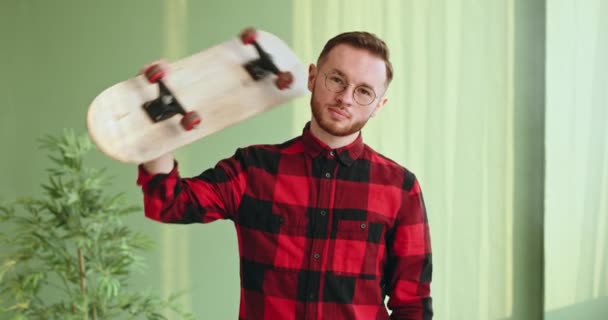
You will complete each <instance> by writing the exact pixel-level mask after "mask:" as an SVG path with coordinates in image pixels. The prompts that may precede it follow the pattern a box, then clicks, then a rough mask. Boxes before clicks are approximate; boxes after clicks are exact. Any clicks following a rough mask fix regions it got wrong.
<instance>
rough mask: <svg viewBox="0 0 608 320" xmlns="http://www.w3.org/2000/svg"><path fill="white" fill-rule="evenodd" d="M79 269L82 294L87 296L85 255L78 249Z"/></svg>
mask: <svg viewBox="0 0 608 320" xmlns="http://www.w3.org/2000/svg"><path fill="white" fill-rule="evenodd" d="M78 268H79V270H80V292H82V294H85V293H86V292H87V287H86V278H85V274H84V254H83V253H82V249H80V248H78Z"/></svg>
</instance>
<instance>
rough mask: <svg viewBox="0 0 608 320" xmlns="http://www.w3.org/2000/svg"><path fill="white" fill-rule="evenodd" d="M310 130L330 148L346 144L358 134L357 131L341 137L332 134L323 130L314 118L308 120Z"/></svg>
mask: <svg viewBox="0 0 608 320" xmlns="http://www.w3.org/2000/svg"><path fill="white" fill-rule="evenodd" d="M310 132H311V133H312V135H313V136H315V137H316V138H317V139H319V140H321V141H322V142H323V143H325V144H326V145H327V146H328V147H330V148H332V149H338V148H341V147H344V146H347V145H349V144H351V143H352V142H353V141H355V140H356V139H357V137H358V136H359V132H358V131H357V132H355V133H353V134H350V135H348V136H343V137H341V136H335V135H332V134H331V133H329V132H327V131H325V130H323V129H322V128H321V127H320V126H319V124H318V123H317V122H316V121H315V119H312V121H311V122H310Z"/></svg>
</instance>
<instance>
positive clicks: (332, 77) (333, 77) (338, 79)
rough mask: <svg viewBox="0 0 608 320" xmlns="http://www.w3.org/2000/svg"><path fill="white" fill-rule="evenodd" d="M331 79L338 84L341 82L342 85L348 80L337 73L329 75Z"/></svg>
mask: <svg viewBox="0 0 608 320" xmlns="http://www.w3.org/2000/svg"><path fill="white" fill-rule="evenodd" d="M329 80H331V81H332V82H335V83H336V84H339V85H341V86H343V85H344V84H345V83H346V82H345V81H344V79H342V78H340V77H339V76H336V75H330V76H329Z"/></svg>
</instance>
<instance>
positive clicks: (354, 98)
mask: <svg viewBox="0 0 608 320" xmlns="http://www.w3.org/2000/svg"><path fill="white" fill-rule="evenodd" d="M322 72H323V75H325V81H323V85H324V86H325V89H327V90H328V91H330V92H333V93H341V92H344V90H346V88H348V87H350V86H351V85H352V83H349V82H348V81H346V79H344V86H343V88H342V89H341V90H338V91H334V90H332V89H330V88H329V87H330V86H328V85H327V81H328V79H329V76H330V75H329V74H327V72H325V71H322ZM331 73H333V74H335V75H336V76H338V77H340V78H346V77H345V76H344V75H341V74H340V72H338V71H332V72H331ZM358 88H365V89H368V90H370V91H371V92H372V93H373V94H374V97H373V98H372V100H371V101H370V102H369V103H367V104H363V103H361V102H359V101H358V100H357V97H356V92H357V89H358ZM379 97H380V96H379V95H378V94H376V91H375V90H374V89H373V88H371V87H369V86H367V85H358V86H355V88H354V89H353V100H354V101H355V102H357V104H359V105H360V106H369V105H371V104H372V103H374V101H376V100H377V99H378V98H379Z"/></svg>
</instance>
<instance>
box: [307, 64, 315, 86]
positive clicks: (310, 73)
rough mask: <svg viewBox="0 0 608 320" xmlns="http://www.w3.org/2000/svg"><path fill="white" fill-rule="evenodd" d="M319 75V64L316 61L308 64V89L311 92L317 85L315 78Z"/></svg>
mask: <svg viewBox="0 0 608 320" xmlns="http://www.w3.org/2000/svg"><path fill="white" fill-rule="evenodd" d="M316 77H317V66H315V64H314V63H311V64H310V65H309V66H308V90H310V92H312V91H313V89H314V87H315V78H316Z"/></svg>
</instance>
